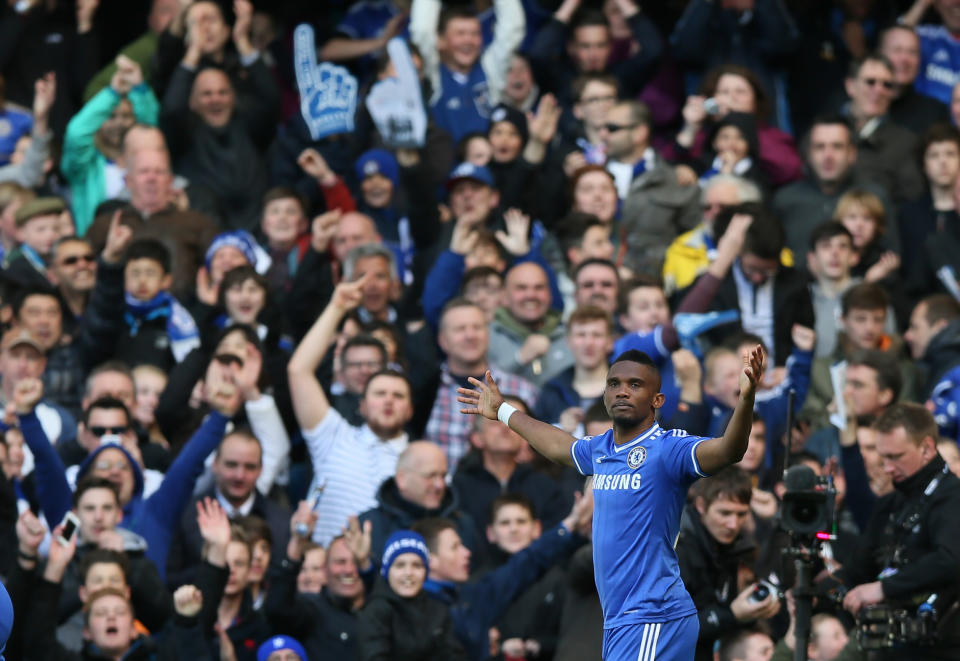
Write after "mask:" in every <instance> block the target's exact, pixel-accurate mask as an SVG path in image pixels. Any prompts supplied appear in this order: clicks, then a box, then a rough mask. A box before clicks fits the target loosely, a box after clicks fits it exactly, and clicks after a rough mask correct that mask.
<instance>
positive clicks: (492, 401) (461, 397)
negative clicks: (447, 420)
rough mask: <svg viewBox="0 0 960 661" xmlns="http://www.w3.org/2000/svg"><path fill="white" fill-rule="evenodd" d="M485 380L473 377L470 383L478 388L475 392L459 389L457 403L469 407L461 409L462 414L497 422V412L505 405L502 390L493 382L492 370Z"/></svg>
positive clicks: (468, 389)
mask: <svg viewBox="0 0 960 661" xmlns="http://www.w3.org/2000/svg"><path fill="white" fill-rule="evenodd" d="M483 378H484V380H483V381H480V379H475V378H473V377H472V376H471V377H470V378H469V381H470V383H471V384H472V385H474V386H476V388H474V389H473V390H471V389H470V388H457V401H458V402H460V403H461V404H466V405H467V408H465V409H460V413H464V414H466V415H482V416H483V417H484V418H489V419H491V420H496V419H497V410H498V409H499V408H500V405H501V404H503V395H501V394H500V389H499V388H498V387H497V383H496V381H494V380H493V376H492V375H491V374H490V370H487V373H486V374H485V375H484V377H483Z"/></svg>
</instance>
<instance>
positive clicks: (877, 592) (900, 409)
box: [840, 402, 960, 661]
mask: <svg viewBox="0 0 960 661" xmlns="http://www.w3.org/2000/svg"><path fill="white" fill-rule="evenodd" d="M873 429H874V431H875V433H876V440H877V452H878V453H879V455H880V457H881V458H882V459H883V467H884V470H885V471H886V472H887V473H888V474H889V475H890V476H891V477H892V478H893V485H894V491H893V493H890V494H888V495H886V496H884V497H883V498H881V499H880V500H879V501H878V502H877V506H876V508H875V509H874V511H873V516H872V517H871V518H870V522H869V523H868V524H867V528H866V530H865V531H864V534H863V535H862V536H861V538H860V545H859V547H858V550H857V553H856V555H855V561H854V562H850V563H847V564H846V565H845V566H844V569H843V570H842V573H841V575H840V577H841V578H842V580H843V582H844V584H845V585H847V586H848V587H850V588H851V589H850V590H849V592H847V594H846V596H845V597H844V600H843V606H844V608H846V609H847V610H849V611H850V612H851V613H853V614H855V615H857V614H860V615H862V614H863V609H864V608H865V607H869V606H873V605H875V604H880V603H883V604H888V605H895V606H896V605H899V606H903V607H906V608H908V610H909V612H911V613H915V612H916V609H917V604H919V603H922V602H924V601H927V602H929V603H930V604H931V605H932V606H933V607H934V608H935V610H936V612H937V613H938V614H939V620H938V622H937V630H938V637H937V640H936V642H935V644H934V645H932V646H929V647H918V646H916V645H905V646H899V647H897V648H896V649H889V650H885V651H884V652H883V653H882V654H881V655H880V656H879V657H878V658H882V659H911V660H912V661H923V660H925V659H955V658H958V655H960V626H958V619H960V618H958V612H960V611H957V610H956V609H951V607H952V606H954V605H955V604H956V601H957V596H958V594H960V578H958V573H957V566H958V562H960V561H958V558H960V519H958V518H957V516H956V512H957V511H958V508H960V479H958V478H957V477H956V476H955V475H953V474H952V473H950V471H949V470H948V467H947V465H946V463H945V462H944V461H943V459H942V458H941V457H940V455H939V454H938V453H937V447H936V442H937V425H936V423H935V422H934V419H933V415H932V414H931V413H930V412H929V411H927V410H926V409H925V408H924V407H923V406H921V405H920V404H913V403H906V402H904V403H898V404H894V405H893V406H891V407H890V408H889V409H887V410H886V411H885V412H884V413H883V415H881V416H880V418H879V419H877V421H876V422H875V423H874V425H873ZM878 577H880V578H879V579H878ZM853 586H855V587H853Z"/></svg>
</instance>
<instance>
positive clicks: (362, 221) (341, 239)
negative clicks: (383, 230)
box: [333, 211, 382, 262]
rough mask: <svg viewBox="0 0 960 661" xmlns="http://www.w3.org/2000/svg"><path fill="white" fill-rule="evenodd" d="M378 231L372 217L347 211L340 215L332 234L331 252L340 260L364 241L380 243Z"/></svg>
mask: <svg viewBox="0 0 960 661" xmlns="http://www.w3.org/2000/svg"><path fill="white" fill-rule="evenodd" d="M380 241H382V239H381V237H380V233H379V232H377V225H376V223H374V222H373V218H371V217H370V216H368V215H366V214H363V213H360V212H358V211H349V212H347V213H345V214H343V216H341V217H340V223H339V224H338V225H337V233H336V234H334V236H333V254H334V256H335V257H336V258H337V260H338V261H340V262H342V261H343V260H344V259H346V257H347V253H349V252H350V251H351V250H353V249H354V248H356V247H357V246H362V245H364V244H366V243H380Z"/></svg>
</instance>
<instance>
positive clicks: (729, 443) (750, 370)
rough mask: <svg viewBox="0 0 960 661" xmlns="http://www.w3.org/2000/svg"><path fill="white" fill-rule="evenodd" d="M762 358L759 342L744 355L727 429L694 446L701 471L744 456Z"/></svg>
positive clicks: (729, 462) (709, 471) (713, 469)
mask: <svg viewBox="0 0 960 661" xmlns="http://www.w3.org/2000/svg"><path fill="white" fill-rule="evenodd" d="M763 358H764V356H763V348H762V347H761V346H760V345H759V344H758V345H757V347H756V348H755V349H754V350H753V351H751V352H750V353H745V354H744V355H743V371H742V372H741V373H740V399H739V400H737V406H736V408H734V409H733V415H732V416H730V422H728V423H727V429H726V431H724V432H723V436H721V437H720V438H711V439H710V440H709V441H704V442H702V443H700V445H698V446H697V463H698V464H700V470H701V471H702V472H703V473H705V474H707V475H713V474H714V473H716V472H717V471H718V470H720V469H721V468H724V467H725V466H729V465H730V464H734V463H736V462H738V461H740V460H741V459H743V453H744V452H746V451H747V439H748V438H749V437H750V427H751V426H752V425H753V400H754V397H755V396H756V393H757V384H758V383H760V379H761V378H762V377H763Z"/></svg>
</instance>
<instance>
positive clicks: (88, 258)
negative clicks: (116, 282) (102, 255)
mask: <svg viewBox="0 0 960 661" xmlns="http://www.w3.org/2000/svg"><path fill="white" fill-rule="evenodd" d="M79 261H84V262H86V263H87V264H93V263H94V262H95V261H97V258H96V257H95V256H94V255H93V253H87V254H86V255H70V256H69V257H64V258H63V259H62V260H60V265H61V266H73V265H74V264H76V263H77V262H79Z"/></svg>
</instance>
